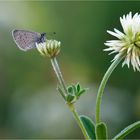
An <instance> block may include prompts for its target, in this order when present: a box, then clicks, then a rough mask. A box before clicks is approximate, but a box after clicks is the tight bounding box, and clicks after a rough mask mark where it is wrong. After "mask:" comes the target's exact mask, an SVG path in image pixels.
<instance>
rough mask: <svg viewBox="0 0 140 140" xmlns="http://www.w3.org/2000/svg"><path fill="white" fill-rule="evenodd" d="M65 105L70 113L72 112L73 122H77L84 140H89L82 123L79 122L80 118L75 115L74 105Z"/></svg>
mask: <svg viewBox="0 0 140 140" xmlns="http://www.w3.org/2000/svg"><path fill="white" fill-rule="evenodd" d="M67 105H68V107H69V109H70V110H71V112H72V114H73V116H74V118H75V120H76V121H77V123H78V125H79V127H80V128H81V130H82V132H83V135H84V136H85V139H86V140H89V139H90V138H89V136H88V134H87V132H86V130H85V128H84V126H83V123H82V122H81V120H80V118H79V116H78V114H77V112H76V110H75V108H74V105H73V104H67Z"/></svg>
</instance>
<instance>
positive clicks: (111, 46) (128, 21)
mask: <svg viewBox="0 0 140 140" xmlns="http://www.w3.org/2000/svg"><path fill="white" fill-rule="evenodd" d="M120 22H121V25H122V27H123V31H124V33H122V32H120V31H119V30H117V29H115V28H114V32H112V31H107V32H108V33H109V34H111V35H113V36H115V37H116V38H117V39H116V40H109V41H106V43H105V45H106V46H108V48H107V49H104V51H111V53H110V54H113V53H118V54H117V55H116V56H115V57H114V59H113V61H114V60H116V59H117V58H118V57H119V56H120V55H121V54H123V55H124V56H125V59H124V62H123V63H122V66H124V65H125V64H126V65H127V66H128V68H129V66H130V64H131V65H132V66H133V69H134V71H136V70H137V71H140V59H139V57H140V14H138V13H136V14H135V15H134V16H132V12H130V13H129V14H127V15H123V17H120Z"/></svg>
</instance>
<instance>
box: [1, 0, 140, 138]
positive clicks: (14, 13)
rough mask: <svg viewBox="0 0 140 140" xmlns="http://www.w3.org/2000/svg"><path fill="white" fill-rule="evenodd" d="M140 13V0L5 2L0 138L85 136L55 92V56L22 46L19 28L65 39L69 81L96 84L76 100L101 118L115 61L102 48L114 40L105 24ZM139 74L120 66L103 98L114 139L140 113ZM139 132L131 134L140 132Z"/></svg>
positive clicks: (84, 110) (64, 66) (62, 60)
mask: <svg viewBox="0 0 140 140" xmlns="http://www.w3.org/2000/svg"><path fill="white" fill-rule="evenodd" d="M129 11H132V12H133V13H135V12H139V11H140V2H128V1H124V2H121V1H119V2H117V1H116V2H115V1H112V2H111V1H89V2H84V1H81V2H80V1H78V2H74V1H73V2H68V1H67V2H60V1H56V2H45V1H40V2H39V1H38V2H28V1H26V2H10V1H9V2H2V1H1V2H0V138H54V139H55V138H59V139H62V138H64V139H66V138H83V135H82V133H81V131H80V129H79V127H78V126H77V124H76V122H75V121H74V119H73V117H72V115H71V113H70V112H69V110H68V109H67V107H66V105H65V103H64V101H63V100H62V99H61V97H60V96H59V94H58V93H57V91H56V85H57V79H56V77H55V74H54V72H53V69H52V67H51V63H50V61H49V59H47V58H43V57H41V56H40V55H39V53H38V52H37V51H36V49H34V50H31V51H28V52H27V53H25V52H22V51H20V50H19V49H18V48H17V47H16V45H15V43H14V42H13V39H12V35H11V31H12V30H13V29H15V28H16V29H26V30H32V31H37V32H54V31H55V32H56V35H55V39H57V40H60V41H61V42H62V48H61V53H60V55H59V56H58V61H59V64H60V67H61V70H62V73H63V75H64V78H65V80H66V82H67V84H71V83H77V82H80V83H81V84H82V86H83V87H87V88H90V89H89V90H88V93H87V94H85V95H83V96H82V97H81V98H80V100H79V101H78V102H77V103H76V107H77V110H78V112H79V114H85V115H87V116H89V117H91V118H92V119H93V120H95V114H94V112H95V99H96V93H97V88H98V86H99V83H100V81H101V79H102V77H103V75H104V73H105V71H106V70H107V68H108V67H109V65H110V64H111V62H110V61H111V60H112V59H113V57H114V56H113V55H112V56H108V53H106V52H103V49H104V48H105V46H104V42H105V41H106V40H111V39H113V37H112V36H110V35H108V34H107V32H106V30H107V29H109V30H113V28H114V27H115V28H117V29H119V30H121V31H122V27H121V25H120V22H119V17H120V16H122V15H123V14H127V13H129ZM139 78H140V73H139V72H133V70H132V68H131V69H128V68H127V67H126V66H125V67H124V68H122V67H121V64H120V65H119V66H118V67H117V69H116V70H115V71H114V72H113V74H112V76H111V78H110V80H109V83H108V85H107V87H106V89H105V94H104V96H103V101H102V120H104V121H105V122H106V123H107V125H108V127H109V128H108V129H109V130H108V131H109V136H110V137H113V136H114V135H115V134H117V133H118V132H119V131H120V130H122V129H123V128H124V127H125V126H127V125H129V124H131V123H133V122H135V121H137V120H139V119H140V102H139V101H140V86H139V82H140V79H139ZM139 132H140V130H136V131H135V132H134V133H133V134H131V135H129V136H128V137H127V138H129V139H136V138H137V139H138V138H140V133H139Z"/></svg>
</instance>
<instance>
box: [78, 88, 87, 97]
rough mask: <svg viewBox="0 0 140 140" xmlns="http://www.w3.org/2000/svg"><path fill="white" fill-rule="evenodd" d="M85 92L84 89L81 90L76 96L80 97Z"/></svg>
mask: <svg viewBox="0 0 140 140" xmlns="http://www.w3.org/2000/svg"><path fill="white" fill-rule="evenodd" d="M85 92H86V90H85V89H82V90H81V91H80V92H79V93H78V96H81V95H82V94H83V93H85Z"/></svg>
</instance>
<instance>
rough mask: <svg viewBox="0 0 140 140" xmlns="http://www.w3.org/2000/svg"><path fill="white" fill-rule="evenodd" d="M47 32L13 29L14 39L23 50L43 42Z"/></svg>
mask: <svg viewBox="0 0 140 140" xmlns="http://www.w3.org/2000/svg"><path fill="white" fill-rule="evenodd" d="M45 35H46V33H38V32H32V31H27V30H18V29H15V30H13V31H12V36H13V39H14V41H15V43H16V45H17V46H18V47H19V49H21V50H23V51H27V50H30V49H32V48H35V47H36V44H35V43H43V42H45V41H46V37H45Z"/></svg>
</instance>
